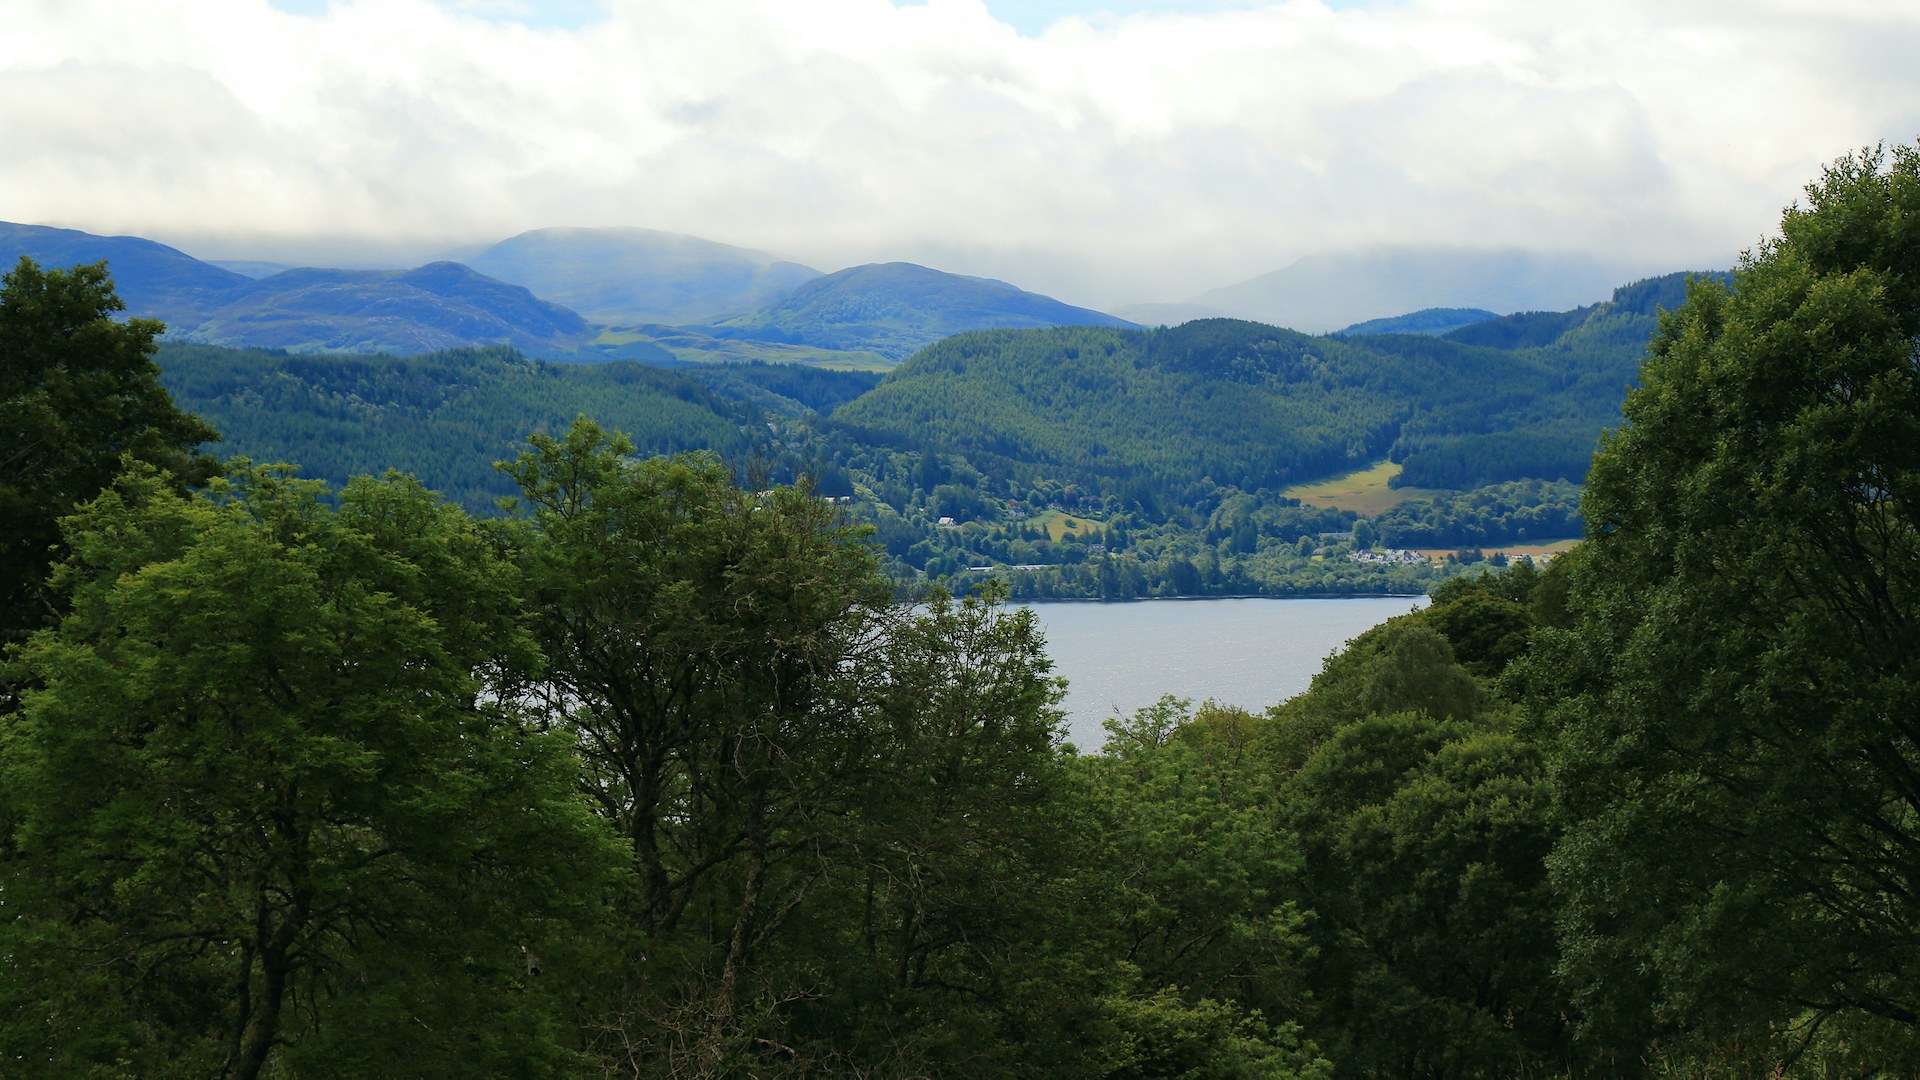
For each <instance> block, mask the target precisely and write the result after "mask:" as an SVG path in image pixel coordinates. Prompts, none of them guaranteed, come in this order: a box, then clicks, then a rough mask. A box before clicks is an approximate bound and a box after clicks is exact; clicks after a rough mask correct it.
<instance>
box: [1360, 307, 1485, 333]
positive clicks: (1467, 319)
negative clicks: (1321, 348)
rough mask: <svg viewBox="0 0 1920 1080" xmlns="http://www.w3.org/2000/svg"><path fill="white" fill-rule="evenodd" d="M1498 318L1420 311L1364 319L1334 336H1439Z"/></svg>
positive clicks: (1474, 311) (1467, 311)
mask: <svg viewBox="0 0 1920 1080" xmlns="http://www.w3.org/2000/svg"><path fill="white" fill-rule="evenodd" d="M1497 318H1499V316H1498V315H1496V314H1494V313H1493V312H1491V311H1486V310H1483V309H1481V308H1423V309H1421V310H1419V311H1414V312H1409V313H1408V314H1405V315H1394V316H1392V317H1390V318H1385V319H1368V320H1367V321H1366V322H1359V323H1354V324H1353V325H1352V326H1349V327H1347V328H1346V329H1344V330H1336V331H1334V333H1336V334H1340V335H1343V336H1351V335H1356V334H1431V335H1434V336H1436V337H1437V336H1439V335H1442V334H1446V333H1449V332H1451V331H1454V330H1458V329H1460V328H1461V327H1463V326H1472V325H1473V324H1474V323H1479V322H1485V321H1487V320H1488V319H1497Z"/></svg>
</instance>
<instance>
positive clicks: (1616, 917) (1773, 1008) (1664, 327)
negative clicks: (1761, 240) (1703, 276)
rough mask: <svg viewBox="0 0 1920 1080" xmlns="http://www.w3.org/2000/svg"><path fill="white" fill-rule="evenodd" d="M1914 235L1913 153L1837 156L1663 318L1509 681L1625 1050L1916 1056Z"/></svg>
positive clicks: (1704, 1057)
mask: <svg viewBox="0 0 1920 1080" xmlns="http://www.w3.org/2000/svg"><path fill="white" fill-rule="evenodd" d="M1916 221H1920V151H1917V150H1916V149H1914V148H1912V147H1899V148H1896V149H1894V150H1892V151H1891V152H1887V151H1883V150H1870V151H1866V152H1863V153H1860V154H1856V155H1852V156H1849V157H1847V158H1843V159H1841V160H1840V161H1839V162H1837V163H1835V164H1834V165H1833V166H1832V167H1830V168H1829V169H1828V170H1827V171H1826V173H1825V175H1824V176H1823V177H1822V179H1821V180H1820V181H1819V182H1818V183H1816V184H1814V185H1812V186H1810V187H1809V188H1808V189H1807V202H1806V204H1805V205H1804V206H1800V207H1796V208H1793V209H1790V210H1789V211H1787V213H1786V214H1785V216H1784V218H1783V220H1782V222H1781V236H1780V237H1779V238H1778V239H1776V240H1773V241H1771V242H1769V243H1767V244H1764V245H1763V246H1761V247H1760V248H1759V249H1758V250H1757V251H1756V252H1754V253H1753V254H1752V255H1750V256H1749V257H1747V258H1746V259H1744V260H1743V261H1742V264H1741V266H1740V268H1739V270H1738V271H1737V272H1736V274H1735V278H1734V284H1733V287H1732V289H1731V290H1729V289H1728V288H1725V287H1723V286H1721V285H1719V284H1715V283H1710V282H1699V283H1696V284H1695V285H1694V286H1693V288H1692V289H1691V290H1690V291H1689V294H1688V301H1687V304H1686V306H1685V307H1683V308H1681V309H1680V310H1679V311H1677V312H1675V313H1673V314H1670V315H1668V316H1667V317H1665V318H1664V319H1663V320H1662V322H1661V328H1660V333H1659V336H1658V338H1657V339H1656V340H1655V341H1654V343H1653V346H1652V348H1651V350H1650V352H1649V355H1648V358H1647V362H1646V366H1645V368H1644V371H1643V375H1642V386H1641V387H1640V388H1639V389H1638V390H1635V391H1634V392H1633V393H1632V394H1631V395H1630V396H1629V398H1628V401H1627V406H1626V420H1627V423H1626V426H1625V427H1623V428H1622V429H1621V430H1619V431H1618V432H1616V433H1614V434H1612V435H1610V436H1609V437H1608V438H1607V440H1606V442H1605V445H1604V447H1603V448H1602V451H1601V453H1600V454H1599V455H1598V456H1597V457H1596V459H1595V461H1594V467H1593V471H1592V474H1591V477H1590V486H1589V488H1588V492H1587V496H1586V501H1585V504H1584V511H1585V515H1586V518H1587V521H1588V526H1589V534H1590V539H1589V540H1588V542H1587V544H1586V545H1585V546H1584V547H1582V548H1581V549H1580V550H1579V551H1578V552H1577V553H1576V554H1575V556H1573V557H1572V558H1573V562H1572V564H1571V578H1570V582H1569V584H1570V592H1569V596H1568V606H1569V608H1570V610H1571V612H1572V615H1573V618H1574V624H1573V626H1572V628H1571V629H1570V630H1568V631H1565V632H1559V633H1549V634H1547V635H1546V636H1545V637H1544V638H1543V641H1542V648H1541V649H1540V650H1538V652H1537V655H1536V656H1535V657H1534V658H1533V659H1532V660H1530V661H1529V662H1527V664H1526V665H1524V668H1523V669H1522V671H1521V672H1520V674H1522V675H1524V676H1525V679H1524V681H1523V684H1524V685H1525V686H1527V687H1528V688H1529V690H1530V696H1531V700H1532V703H1533V705H1532V708H1533V711H1534V713H1535V715H1536V718H1537V719H1536V722H1537V723H1538V724H1539V725H1540V729H1541V730H1542V731H1543V732H1544V733H1547V735H1549V736H1550V737H1552V738H1553V739H1555V740H1556V741H1557V744H1558V746H1557V750H1556V754H1555V760H1554V763H1553V771H1554V776H1555V781H1556V785H1557V789H1558V803H1559V808H1560V811H1559V812H1560V814H1561V816H1562V819H1563V820H1564V823H1565V828H1566V835H1565V838H1564V839H1563V840H1562V841H1561V843H1560V845H1559V846H1558V848H1557V849H1556V850H1555V853H1554V856H1553V868H1554V880H1555V882H1556V884H1557V886H1558V887H1559V889H1560V890H1561V891H1562V893H1563V894H1564V896H1565V902H1566V910H1565V913H1564V915H1563V927H1564V928H1563V934H1562V940H1563V946H1564V948H1565V950H1566V956H1565V961H1564V965H1565V975H1566V977H1567V979H1568V980H1569V983H1570V985H1572V986H1573V987H1575V988H1576V994H1577V999H1578V1001H1579V1003H1580V1004H1581V1006H1582V1008H1583V1009H1584V1011H1585V1022H1586V1024H1587V1028H1588V1031H1589V1033H1590V1035H1591V1037H1592V1038H1593V1039H1595V1040H1596V1041H1600V1042H1605V1043H1608V1044H1610V1045H1612V1046H1614V1047H1617V1048H1618V1052H1619V1053H1620V1054H1621V1055H1623V1057H1624V1059H1626V1060H1637V1058H1638V1055H1639V1054H1640V1053H1641V1052H1642V1051H1643V1048H1644V1047H1646V1046H1649V1045H1651V1044H1653V1043H1655V1042H1656V1041H1657V1042H1658V1043H1659V1044H1660V1045H1661V1046H1662V1047H1663V1048H1664V1052H1665V1053H1668V1054H1670V1055H1678V1057H1679V1060H1681V1061H1682V1062H1686V1061H1692V1060H1697V1061H1700V1062H1703V1063H1704V1062H1711V1061H1720V1062H1723V1063H1724V1064H1725V1066H1726V1067H1729V1068H1731V1069H1733V1070H1736V1071H1743V1070H1744V1071H1760V1070H1762V1069H1770V1068H1774V1067H1777V1066H1778V1065H1780V1064H1782V1063H1792V1062H1793V1061H1795V1060H1796V1059H1797V1058H1799V1057H1800V1055H1801V1054H1802V1053H1803V1052H1806V1053H1810V1054H1815V1055H1816V1056H1819V1055H1820V1054H1824V1053H1825V1052H1826V1051H1830V1050H1833V1049H1835V1048H1836V1047H1839V1046H1845V1047H1847V1048H1848V1050H1847V1051H1845V1052H1844V1053H1842V1054H1841V1055H1840V1057H1839V1058H1838V1060H1840V1061H1842V1062H1844V1063H1845V1064H1844V1066H1843V1067H1844V1068H1845V1069H1846V1070H1847V1071H1854V1070H1856V1069H1857V1070H1861V1071H1865V1072H1881V1071H1885V1072H1890V1073H1904V1072H1909V1071H1912V1070H1913V1069H1914V1068H1915V1067H1916V1065H1917V1064H1920V1059H1916V1057H1915V1056H1914V1055H1915V1046H1916V1045H1920V1042H1916V1038H1915V1031H1914V1024H1915V1022H1916V1017H1920V997H1917V996H1916V993H1915V985H1916V984H1915V983H1914V981H1913V978H1912V973H1913V972H1914V971H1915V970H1917V969H1920V934H1916V931H1915V927H1916V926H1920V906H1916V901H1915V897H1916V896H1920V862H1916V860H1915V859H1914V856H1913V852H1914V851H1915V850H1917V849H1920V817H1917V816H1916V804H1915V802H1914V792H1915V790H1916V788H1915V784H1914V777H1915V776H1916V774H1917V773H1920V752H1917V751H1916V738H1917V736H1920V732H1917V731H1916V729H1915V727H1914V717H1916V716H1920V696H1917V695H1916V683H1915V680H1914V672H1915V671H1916V670H1920V668H1917V667H1916V665H1920V635H1916V626H1920V619H1916V607H1915V597H1916V595H1920V591H1917V590H1920V539H1917V535H1920V534H1917V532H1916V529H1917V527H1920V520H1917V519H1916V514H1915V495H1916V484H1920V459H1916V454H1920V375H1917V374H1916V371H1915V367H1914V360H1913V357H1914V349H1913V342H1914V340H1915V336H1916V334H1920V234H1917V233H1916V232H1915V222H1916ZM1809 1045H1813V1046H1814V1047H1815V1049H1814V1050H1811V1051H1809V1050H1805V1048H1806V1047H1808V1046H1809ZM1822 1046H1824V1047H1825V1050H1821V1049H1819V1048H1820V1047H1822ZM1808 1060H1812V1058H1809V1059H1808ZM1833 1060H1835V1059H1832V1058H1829V1059H1828V1063H1829V1065H1832V1063H1833ZM1681 1067H1682V1068H1691V1067H1692V1066H1688V1065H1682V1066H1681ZM1701 1067H1705V1066H1704V1065H1703V1066H1701Z"/></svg>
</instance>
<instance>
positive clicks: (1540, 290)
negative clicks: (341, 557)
mask: <svg viewBox="0 0 1920 1080" xmlns="http://www.w3.org/2000/svg"><path fill="white" fill-rule="evenodd" d="M452 254H455V255H458V257H459V259H458V261H442V262H435V263H430V264H428V265H426V266H421V267H416V268H413V269H405V270H337V269H316V268H294V267H288V266H285V265H283V264H279V263H272V262H262V261H253V260H224V261H220V262H209V261H203V260H200V259H196V258H194V257H192V256H190V255H188V254H186V253H185V252H182V251H179V250H177V249H174V248H171V247H168V246H166V245H164V244H159V243H155V242H153V241H151V240H146V239H142V238H140V237H133V236H96V235H93V234H90V233H85V232H78V231H75V230H72V229H55V228H47V227H43V226H35V225H13V224H6V223H0V263H4V265H7V266H10V265H11V264H12V263H13V262H14V261H15V260H17V259H18V258H19V257H20V256H21V255H27V256H31V257H32V258H34V259H35V260H36V261H38V262H40V263H42V264H44V265H48V266H70V265H73V264H75V263H79V262H96V261H99V260H102V259H104V260H106V261H107V262H108V263H109V265H110V269H111V271H112V273H113V276H114V280H115V283H116V285H117V287H118V288H119V292H120V295H121V297H122V299H124V300H125V301H126V302H127V307H128V311H129V313H130V314H132V315H138V316H143V317H151V318H156V319H160V320H161V321H163V322H165V323H166V324H167V325H168V328H169V337H170V338H171V339H172V340H176V341H190V342H201V343H206V344H216V345H228V346H235V347H260V348H276V349H285V350H287V351H289V352H302V353H304V352H323V351H349V352H388V353H402V354H412V353H421V352H428V351H433V350H438V349H447V348H455V347H460V346H471V345H501V344H504V345H511V346H513V347H514V348H517V349H520V350H521V351H523V352H525V353H527V354H528V355H531V356H539V357H548V358H555V359H567V360H576V361H601V360H609V359H634V360H641V361H645V362H650V363H671V362H694V363H707V362H737V361H754V360H766V361H776V362H799V363H806V364H810V365H815V366H824V367H838V368H865V369H870V370H878V369H884V368H887V367H890V366H892V365H893V364H895V363H898V362H899V361H901V360H904V359H906V358H907V357H909V356H911V355H913V354H914V353H915V352H917V351H918V350H920V349H922V348H924V347H925V346H927V345H930V344H932V343H933V342H936V341H939V340H941V339H943V338H946V337H948V336H950V335H952V334H956V333H961V332H965V331H971V330H991V329H1027V328H1037V327H1047V326H1092V327H1116V328H1119V327H1128V326H1133V325H1136V324H1137V325H1146V326H1153V325H1169V326H1171V325H1178V324H1180V323H1183V322H1187V321H1189V320H1192V319H1197V318H1218V317H1222V316H1232V317H1235V318H1242V319H1247V320H1251V321H1257V322H1261V323H1265V324H1268V325H1272V326H1283V327H1287V328H1290V329H1295V330H1300V331H1306V332H1315V333H1318V332H1330V331H1340V332H1343V333H1348V334H1378V333H1421V334H1444V333H1448V332H1451V331H1453V330H1456V329H1459V328H1460V327H1464V326H1467V325H1469V324H1472V323H1475V322H1480V321H1485V320H1488V319H1491V318H1492V317H1493V316H1495V315H1503V314H1508V313H1513V312H1525V311H1560V310H1567V309H1571V308H1574V307H1576V306H1578V305H1580V304H1582V303H1585V302H1591V301H1592V300H1593V299H1594V298H1595V297H1601V296H1606V295H1607V294H1608V292H1609V290H1610V289H1611V287H1612V285H1613V284H1614V283H1617V282H1618V281H1620V280H1624V279H1626V278H1627V277H1630V276H1632V275H1629V274H1626V273H1623V272H1621V271H1620V269H1619V268H1617V267H1613V266H1610V265H1608V264H1606V263H1603V262H1600V261H1599V260H1594V259H1586V258H1578V257H1560V256H1544V255H1537V254H1531V253H1527V252H1522V251H1492V252H1488V251H1466V250H1453V249H1381V250H1376V251H1371V252H1363V253H1357V254H1345V255H1321V256H1314V257H1311V258H1307V259H1302V260H1300V261H1299V262H1296V263H1294V264H1293V265H1291V266H1289V267H1287V268H1285V269H1282V270H1278V271H1275V272H1273V273H1270V274H1264V275H1261V276H1259V277H1256V278H1252V279H1249V280H1247V281H1243V282H1241V283H1239V284H1237V285H1231V286H1226V287H1224V288H1219V289H1214V290H1211V291H1209V292H1206V293H1203V294H1201V295H1200V296H1198V297H1195V298H1194V299H1193V300H1192V301H1191V302H1189V303H1185V304H1142V305H1134V306H1131V307H1128V308H1123V309H1120V312H1119V314H1108V313H1105V312H1100V311H1094V310H1092V309H1089V308H1082V307H1075V306H1073V305H1070V304H1066V303H1062V302H1061V301H1059V300H1055V299H1053V298H1051V297H1047V296H1042V295H1039V294H1037V293H1031V292H1027V291H1025V290H1023V289H1020V288H1018V287H1016V286H1014V285H1012V284H1009V283H1007V282H1004V281H995V280H991V279H987V278H978V277H968V276H964V275H959V274H949V273H945V272H942V271H939V270H934V269H930V268H928V267H924V266H917V265H914V264H912V263H900V262H892V263H874V264H868V265H863V266H855V267H850V268H848V269H845V270H841V271H838V272H836V273H832V274H822V273H820V272H819V271H817V270H814V269H813V268H811V267H807V266H802V265H800V264H798V263H795V262H790V261H786V260H782V259H780V258H778V257H777V256H774V255H771V254H769V253H767V252H762V251H752V250H749V249H745V248H737V247H732V246H729V245H726V244H718V243H714V242H712V241H708V240H702V239H699V238H697V237H691V236H681V235H677V234H674V233H665V232H657V231H654V230H651V229H581V228H555V229H536V230H533V231H531V232H525V233H521V234H520V235H518V236H515V237H512V238H510V239H507V240H503V241H501V242H499V243H496V244H493V245H491V246H486V247H476V248H473V249H469V250H466V251H462V252H457V253H452ZM1396 311H1400V312H1413V314H1411V315H1399V316H1391V317H1389V318H1386V319H1381V318H1380V316H1381V314H1382V312H1396ZM1343 327H1344V328H1345V329H1344V330H1341V328H1343Z"/></svg>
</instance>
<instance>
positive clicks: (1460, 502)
mask: <svg viewBox="0 0 1920 1080" xmlns="http://www.w3.org/2000/svg"><path fill="white" fill-rule="evenodd" d="M1370 525H1371V527H1372V531H1373V532H1374V534H1375V535H1376V536H1377V537H1378V539H1379V542H1380V543H1381V544H1383V545H1385V546H1386V547H1390V548H1437V547H1450V548H1482V547H1492V546H1496V545H1501V544H1524V543H1526V542H1528V541H1539V540H1553V539H1560V538H1564V537H1572V536H1579V535H1581V533H1582V532H1584V531H1585V529H1584V526H1585V522H1583V521H1582V519H1581V517H1580V488H1579V487H1578V486H1576V485H1574V484H1569V483H1565V482H1563V481H1542V480H1515V481H1511V482H1509V483H1505V484H1494V485H1491V486H1489V487H1484V488H1479V489H1476V490H1474V491H1467V492H1460V493H1457V494H1451V495H1438V496H1434V497H1433V498H1429V499H1409V500H1407V501H1406V502H1403V503H1400V504H1399V505H1397V506H1395V507H1394V508H1393V509H1391V510H1388V511H1387V512H1386V513H1383V514H1381V515H1380V516H1378V517H1376V518H1373V519H1372V521H1371V522H1370Z"/></svg>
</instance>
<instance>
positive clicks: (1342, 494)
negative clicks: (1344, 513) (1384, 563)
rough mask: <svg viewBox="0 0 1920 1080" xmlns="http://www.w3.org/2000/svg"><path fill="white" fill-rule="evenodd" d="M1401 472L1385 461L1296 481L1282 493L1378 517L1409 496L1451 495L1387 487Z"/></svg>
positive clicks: (1314, 503)
mask: <svg viewBox="0 0 1920 1080" xmlns="http://www.w3.org/2000/svg"><path fill="white" fill-rule="evenodd" d="M1399 475H1400V465H1399V463H1398V462H1393V461H1382V462H1378V463H1376V464H1374V465H1370V466H1368V467H1367V468H1364V469H1361V470H1360V471H1358V472H1350V473H1348V474H1346V475H1345V476H1336V477H1334V478H1333V479H1331V480H1319V481H1315V482H1314V483H1311V484H1295V485H1293V486H1292V487H1290V488H1288V489H1286V490H1285V491H1282V492H1281V493H1280V494H1282V495H1285V496H1287V497H1288V498H1292V499H1299V500H1300V501H1301V503H1303V504H1305V505H1307V506H1327V507H1332V508H1334V509H1336V510H1351V511H1353V512H1354V513H1356V514H1359V515H1360V516H1361V517H1369V518H1371V517H1379V516H1380V515H1381V514H1384V513H1386V512H1387V511H1388V510H1391V509H1393V508H1394V507H1396V506H1398V505H1400V504H1401V503H1403V502H1406V501H1407V500H1409V499H1431V498H1433V497H1434V496H1435V495H1446V494H1450V493H1449V492H1446V491H1443V490H1441V489H1438V488H1416V487H1401V488H1397V487H1388V486H1387V485H1388V484H1389V483H1390V482H1391V481H1392V480H1393V478H1394V477H1396V476H1399Z"/></svg>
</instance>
